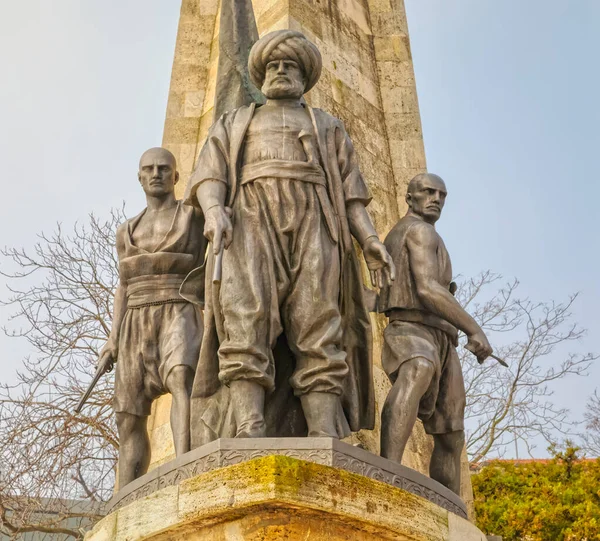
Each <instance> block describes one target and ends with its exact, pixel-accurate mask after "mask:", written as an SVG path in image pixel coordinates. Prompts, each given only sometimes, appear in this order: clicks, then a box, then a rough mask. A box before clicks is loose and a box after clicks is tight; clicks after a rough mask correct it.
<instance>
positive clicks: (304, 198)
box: [219, 178, 348, 396]
mask: <svg viewBox="0 0 600 541" xmlns="http://www.w3.org/2000/svg"><path fill="white" fill-rule="evenodd" d="M232 221H233V241H232V244H231V246H230V247H229V248H228V249H227V250H225V252H224V255H223V275H222V281H221V291H220V304H221V309H222V313H223V327H224V332H225V338H224V340H222V342H221V345H220V348H219V379H220V380H221V382H223V383H224V384H228V383H230V382H231V381H234V380H249V381H256V382H258V383H260V384H261V385H262V386H263V387H265V388H266V389H267V390H272V389H273V386H274V376H275V363H274V359H273V347H274V346H275V343H276V340H277V338H278V336H279V335H280V334H281V333H282V332H284V333H285V336H286V338H287V341H288V344H289V346H290V349H291V351H292V352H293V354H294V357H295V361H296V366H295V369H294V371H293V374H292V377H291V378H290V384H291V386H292V388H293V389H294V393H295V394H296V395H297V396H301V395H303V394H306V393H309V392H328V393H334V394H337V395H341V393H342V388H343V387H342V386H343V382H344V378H345V376H346V374H347V373H348V366H347V364H346V353H345V352H344V351H343V350H341V349H340V343H341V339H342V325H341V323H342V322H341V316H340V309H339V287H340V255H339V247H338V245H337V243H335V242H334V241H333V240H332V238H331V236H330V234H329V231H328V229H327V225H326V223H325V221H324V219H323V211H322V209H321V203H320V202H319V198H318V196H317V193H316V190H315V185H313V184H311V183H309V182H305V181H301V180H297V179H291V178H260V179H257V180H254V181H252V182H248V183H246V184H243V185H242V186H241V187H240V191H239V192H238V194H237V197H236V199H235V202H234V205H233V217H232Z"/></svg>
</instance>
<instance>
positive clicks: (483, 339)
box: [465, 329, 494, 364]
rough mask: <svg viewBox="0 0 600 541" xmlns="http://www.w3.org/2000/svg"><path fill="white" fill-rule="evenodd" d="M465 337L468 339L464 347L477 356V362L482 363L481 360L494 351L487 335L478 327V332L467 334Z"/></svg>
mask: <svg viewBox="0 0 600 541" xmlns="http://www.w3.org/2000/svg"><path fill="white" fill-rule="evenodd" d="M467 338H468V339H469V341H468V342H467V345H466V346H465V348H467V349H468V350H469V351H470V352H471V353H472V354H473V355H475V357H477V362H478V363H479V364H483V361H485V360H486V359H487V358H488V357H489V356H490V355H491V354H492V353H493V352H494V350H493V349H492V346H490V343H489V342H488V339H487V336H486V335H485V333H484V332H483V331H482V330H481V329H480V330H479V331H478V332H476V333H475V334H472V335H471V336H468V337H467Z"/></svg>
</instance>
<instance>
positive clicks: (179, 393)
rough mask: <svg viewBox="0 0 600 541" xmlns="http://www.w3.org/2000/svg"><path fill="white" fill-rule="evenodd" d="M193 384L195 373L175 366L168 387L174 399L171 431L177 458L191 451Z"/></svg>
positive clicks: (182, 366)
mask: <svg viewBox="0 0 600 541" xmlns="http://www.w3.org/2000/svg"><path fill="white" fill-rule="evenodd" d="M193 382H194V371H193V370H192V369H191V367H189V366H187V365H178V366H174V367H173V368H172V369H171V372H169V375H168V376H167V381H166V387H167V389H168V390H169V392H170V393H171V396H172V397H173V402H172V404H171V430H172V431H173V443H174V444H175V454H176V455H177V456H181V455H183V454H184V453H187V452H188V451H189V450H190V396H191V394H192V385H193Z"/></svg>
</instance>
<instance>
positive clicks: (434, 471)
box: [429, 430, 465, 496]
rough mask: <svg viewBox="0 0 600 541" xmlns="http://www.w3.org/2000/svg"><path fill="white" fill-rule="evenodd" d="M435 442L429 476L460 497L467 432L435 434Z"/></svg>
mask: <svg viewBox="0 0 600 541" xmlns="http://www.w3.org/2000/svg"><path fill="white" fill-rule="evenodd" d="M433 441H434V444H433V454H432V455H431V464H430V466H429V476H430V477H431V478H432V479H435V480H436V481H438V482H439V483H441V484H442V485H444V486H445V487H448V488H449V489H450V490H451V491H452V492H454V493H456V494H458V495H459V496H460V462H461V454H462V450H463V447H464V445H465V432H464V430H457V431H456V432H450V433H449V434H434V435H433Z"/></svg>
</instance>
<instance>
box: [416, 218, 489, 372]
mask: <svg viewBox="0 0 600 541" xmlns="http://www.w3.org/2000/svg"><path fill="white" fill-rule="evenodd" d="M406 244H407V247H408V254H409V264H410V270H411V273H412V275H413V278H414V280H415V285H416V289H417V295H418V296H419V299H420V301H421V302H422V303H423V305H424V306H425V307H426V308H427V309H428V310H429V311H430V312H432V313H434V314H436V315H438V316H439V317H441V318H442V319H445V320H446V321H448V322H449V323H451V324H452V325H454V326H455V327H456V328H457V329H460V330H461V331H463V332H464V333H465V334H466V335H467V337H468V338H469V343H470V347H469V349H470V350H471V351H473V353H474V354H475V355H476V356H477V358H478V359H479V360H480V362H482V361H483V359H485V358H486V357H488V356H489V355H490V354H491V353H492V348H491V347H490V345H489V343H488V341H487V338H486V336H485V334H484V332H483V330H482V329H481V327H480V326H479V325H478V324H477V322H476V321H475V320H474V319H473V318H472V317H471V316H470V315H469V314H468V313H467V312H466V311H465V310H464V309H463V307H462V306H461V305H460V304H459V303H458V301H457V300H456V299H455V298H454V296H453V295H452V294H451V293H450V291H449V290H447V289H446V288H444V287H443V286H442V285H441V284H440V283H439V282H438V272H439V269H438V262H437V247H438V237H437V234H436V233H435V230H434V229H433V228H432V227H429V226H427V225H425V224H423V225H417V226H413V227H412V228H411V229H410V231H409V232H408V234H407V237H406Z"/></svg>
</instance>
